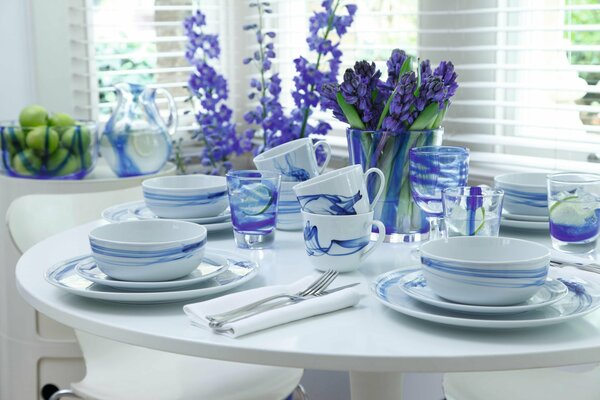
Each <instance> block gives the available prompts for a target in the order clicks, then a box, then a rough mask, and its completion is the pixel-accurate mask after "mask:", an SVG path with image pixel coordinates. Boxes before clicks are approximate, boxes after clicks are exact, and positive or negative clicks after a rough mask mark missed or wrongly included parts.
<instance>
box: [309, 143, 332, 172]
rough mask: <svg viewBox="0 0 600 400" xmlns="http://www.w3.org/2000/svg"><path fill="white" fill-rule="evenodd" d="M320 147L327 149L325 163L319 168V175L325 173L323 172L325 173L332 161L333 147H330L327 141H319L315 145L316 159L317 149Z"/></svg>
mask: <svg viewBox="0 0 600 400" xmlns="http://www.w3.org/2000/svg"><path fill="white" fill-rule="evenodd" d="M319 146H323V148H324V149H325V154H326V157H325V162H323V165H321V166H320V167H319V175H320V174H322V173H323V171H325V168H327V165H328V164H329V160H330V159H331V146H329V143H327V142H326V141H325V140H319V141H318V142H317V143H315V144H313V145H312V147H313V151H314V152H315V157H316V151H317V147H319Z"/></svg>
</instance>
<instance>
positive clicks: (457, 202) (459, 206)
mask: <svg viewBox="0 0 600 400" xmlns="http://www.w3.org/2000/svg"><path fill="white" fill-rule="evenodd" d="M503 199H504V192H503V191H502V190H499V189H492V188H489V187H487V186H473V187H471V186H461V187H455V188H447V189H444V191H443V192H442V205H443V207H444V225H445V228H446V235H447V236H448V237H452V236H498V233H499V231H500V218H501V217H502V200H503Z"/></svg>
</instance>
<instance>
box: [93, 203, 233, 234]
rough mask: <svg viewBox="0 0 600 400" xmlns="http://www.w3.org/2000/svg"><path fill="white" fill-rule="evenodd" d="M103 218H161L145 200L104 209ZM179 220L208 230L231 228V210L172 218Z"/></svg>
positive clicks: (128, 219)
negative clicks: (208, 214) (205, 215)
mask: <svg viewBox="0 0 600 400" xmlns="http://www.w3.org/2000/svg"><path fill="white" fill-rule="evenodd" d="M102 218H104V219H105V220H106V221H108V222H123V221H134V220H149V219H160V217H159V216H157V215H156V214H154V213H153V212H152V211H151V210H150V209H149V208H148V206H147V205H146V202H145V201H144V200H140V201H132V202H129V203H122V204H118V205H116V206H113V207H109V208H107V209H106V210H104V211H102ZM171 219H176V220H178V221H186V222H194V223H196V224H201V225H203V226H204V227H205V228H206V230H207V231H209V232H213V231H219V230H223V229H231V212H230V211H229V208H227V209H226V210H225V211H223V212H221V213H220V214H218V215H215V216H213V217H198V218H171Z"/></svg>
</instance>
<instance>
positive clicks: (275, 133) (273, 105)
mask: <svg viewBox="0 0 600 400" xmlns="http://www.w3.org/2000/svg"><path fill="white" fill-rule="evenodd" d="M249 6H250V7H252V8H256V9H257V11H258V23H256V24H249V25H245V26H244V27H243V28H244V30H245V31H254V33H255V36H256V41H257V43H258V46H259V49H258V50H257V51H255V52H254V54H253V56H252V57H247V58H245V59H244V60H243V62H244V64H250V63H253V64H255V65H256V67H257V69H258V72H259V75H260V78H259V79H256V78H253V79H251V80H250V87H251V88H252V91H251V92H250V93H249V94H248V98H249V99H250V100H257V101H258V105H257V106H256V107H255V108H254V109H253V110H250V111H248V112H246V113H245V114H244V120H245V121H246V122H247V123H248V124H250V125H254V126H258V127H260V129H261V130H262V135H263V143H262V144H261V145H260V146H258V147H257V148H256V149H255V152H256V153H261V152H262V151H264V150H266V149H269V148H271V147H273V146H274V143H278V142H279V141H280V140H283V139H282V138H281V136H282V135H281V132H282V131H283V130H284V128H285V127H287V126H288V119H287V117H286V116H285V115H284V113H283V108H282V106H281V103H280V101H279V95H280V94H281V79H280V78H279V75H278V74H272V75H270V76H269V74H270V72H269V71H270V70H271V65H272V61H271V60H272V59H273V58H275V46H274V44H273V39H274V38H275V36H276V34H275V32H270V31H269V32H264V31H263V16H264V14H268V13H271V12H272V10H271V8H270V5H269V3H267V2H261V1H259V2H251V3H250V4H249ZM256 130H257V129H256V128H255V127H251V128H249V129H248V130H246V132H244V136H245V137H246V138H252V137H254V134H255V133H256ZM286 141H287V140H286Z"/></svg>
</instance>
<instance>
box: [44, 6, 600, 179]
mask: <svg viewBox="0 0 600 400" xmlns="http://www.w3.org/2000/svg"><path fill="white" fill-rule="evenodd" d="M33 1H34V2H35V7H34V9H35V14H36V15H37V18H38V19H39V20H41V19H42V18H44V20H48V13H54V14H53V15H56V14H57V13H61V12H62V13H64V14H66V15H67V18H68V20H69V21H70V26H69V29H68V31H69V35H67V37H68V38H69V40H70V50H69V52H67V54H69V55H70V57H71V58H70V60H71V61H70V64H69V65H66V64H64V63H63V64H60V63H58V64H57V62H56V57H54V56H55V54H53V55H52V56H53V57H52V58H51V57H50V55H49V54H47V52H45V51H44V48H45V47H44V46H43V45H42V44H43V42H44V40H45V41H46V42H48V41H50V40H59V36H58V35H54V36H53V32H52V31H51V30H50V29H49V28H45V27H44V26H47V25H48V24H41V23H40V24H36V23H35V18H34V28H35V29H39V30H41V31H40V32H41V33H40V32H37V33H36V37H37V38H38V39H39V40H40V42H39V43H38V44H37V50H36V51H37V53H40V54H41V55H40V56H39V58H41V59H42V60H47V61H52V63H50V65H49V66H48V65H46V66H45V67H44V68H42V67H40V66H38V67H37V68H38V69H39V74H38V75H39V76H40V77H43V76H52V77H54V78H53V79H54V82H53V85H55V86H56V85H57V84H59V83H60V84H62V85H66V86H69V87H71V88H72V91H73V93H79V94H78V97H76V100H75V105H74V106H75V107H77V108H79V109H80V111H82V112H83V111H86V110H87V112H88V113H91V114H95V113H97V114H95V115H99V117H100V119H103V118H106V116H107V115H108V114H109V113H110V109H111V107H112V105H113V104H114V97H112V96H113V95H112V93H111V90H110V85H111V84H112V83H113V82H115V81H117V80H140V81H142V82H144V83H146V84H150V85H156V86H163V87H167V88H168V89H169V90H170V91H171V92H172V94H173V95H174V96H175V98H176V99H177V100H178V105H179V106H180V113H181V114H182V115H181V117H182V118H183V119H182V123H181V124H180V125H181V127H182V130H183V131H185V130H190V129H193V125H192V124H193V119H192V118H191V115H189V114H186V112H188V111H189V110H190V109H191V107H190V105H189V103H187V102H185V99H186V98H187V96H188V93H187V91H186V89H185V83H186V81H187V76H188V74H189V72H190V67H189V65H187V63H186V61H185V59H184V58H183V51H184V47H185V41H186V39H185V37H183V31H182V28H181V21H182V20H183V18H184V16H185V15H188V14H189V13H190V12H191V11H192V10H193V9H194V7H196V6H200V7H201V9H202V10H203V12H205V13H206V14H208V19H207V20H208V21H209V29H210V30H212V31H213V32H217V33H219V34H220V42H221V47H222V50H223V54H222V58H221V68H222V71H223V73H224V74H225V76H227V77H228V79H229V86H230V99H231V106H232V108H233V109H234V110H235V111H236V115H235V117H236V119H237V120H238V121H242V115H243V113H244V112H245V111H246V110H248V108H249V107H250V106H251V103H250V100H248V99H247V96H246V94H247V93H248V91H249V88H248V81H249V78H250V76H252V74H256V71H253V70H251V69H250V68H249V67H244V66H243V65H242V63H241V59H242V58H243V57H245V56H247V55H250V54H252V52H253V46H255V43H254V40H253V38H252V37H251V34H249V33H247V32H244V31H242V29H241V27H242V25H243V24H245V23H248V22H251V21H253V19H255V18H256V16H254V15H253V14H252V12H253V11H252V10H251V9H249V8H248V7H247V4H246V2H245V1H240V0H236V1H232V0H228V1H218V0H202V1H193V0H135V1H133V0H132V1H127V2H123V1H118V0H62V1H64V2H65V3H66V4H67V6H66V9H65V10H62V11H61V10H60V8H59V10H58V11H57V10H56V9H57V7H56V5H55V4H53V6H52V7H50V6H47V5H44V4H43V3H46V2H44V1H43V0H33ZM347 1H348V2H353V3H356V4H358V6H359V11H358V14H357V17H356V18H355V22H354V24H353V26H352V28H351V29H350V31H349V33H348V34H347V35H346V36H344V39H343V43H342V48H343V50H344V56H343V62H344V65H343V68H345V67H347V66H350V65H351V64H352V63H353V62H354V61H355V60H359V59H372V60H376V61H377V63H378V65H379V66H380V67H381V68H384V67H385V59H386V58H387V56H388V55H389V52H390V50H391V49H393V48H396V47H399V48H404V49H406V50H408V51H409V52H412V53H413V54H415V55H417V56H419V57H421V58H429V59H431V61H432V63H437V62H439V61H440V60H451V61H453V62H454V64H455V66H456V69H457V72H458V74H459V83H460V86H461V87H460V89H459V91H458V94H457V96H456V98H455V101H454V103H453V105H452V107H451V108H450V110H449V112H448V114H447V116H446V119H445V123H444V126H445V130H446V134H445V143H447V144H456V145H465V146H468V147H469V148H470V149H471V153H472V158H471V159H472V163H471V166H472V168H471V171H472V173H471V176H472V177H473V178H475V180H476V181H477V180H481V181H485V180H488V179H489V177H490V176H493V175H494V174H496V173H498V172H499V171H504V170H515V169H519V170H520V169H541V170H552V169H563V170H595V171H597V170H599V169H600V166H598V165H597V164H596V163H594V162H590V161H597V160H598V159H599V158H600V84H599V83H598V81H599V79H600V62H599V61H600V58H599V57H600V33H599V32H600V4H598V2H597V1H596V0H480V1H477V2H474V1H469V0H457V1H444V0H420V1H409V0H405V1H401V0H347ZM271 3H273V10H274V12H273V14H271V15H269V16H267V24H268V26H269V27H270V28H272V29H273V30H274V31H275V32H277V35H278V36H277V39H276V51H277V55H278V59H277V60H276V62H275V63H274V65H275V67H274V69H275V70H276V71H277V72H279V73H280V75H281V78H282V80H283V91H282V94H283V95H282V100H283V102H284V104H285V105H288V106H289V105H291V104H292V102H291V97H290V96H289V95H288V93H289V91H290V89H291V85H292V77H293V75H294V73H295V71H294V65H293V62H292V60H293V59H294V58H296V57H297V56H298V55H301V54H302V55H305V56H306V55H307V54H309V53H308V48H307V45H306V42H305V38H306V35H307V21H308V18H309V16H310V15H311V13H312V11H314V10H316V9H317V8H318V7H319V4H320V0H303V1H301V0H274V1H271ZM34 17H35V15H34ZM53 29H55V30H56V29H57V27H53ZM63 31H64V29H63ZM53 37H54V39H53ZM63 40H64V39H63ZM46 46H48V45H46ZM55 47H56V46H55ZM50 71H51V72H52V75H50ZM342 71H343V69H342ZM57 77H59V78H60V79H59V78H57ZM40 81H42V80H41V79H40ZM44 81H45V80H44ZM42 89H43V88H42ZM41 92H44V90H41ZM60 101H62V102H67V101H68V99H66V98H65V99H62V100H60ZM315 118H324V119H330V120H331V118H330V117H329V116H328V115H327V114H324V113H316V115H315ZM332 125H333V126H334V132H333V133H332V134H331V135H330V140H331V141H332V142H333V143H334V144H335V145H337V146H338V149H339V150H340V153H339V154H343V153H344V150H343V146H344V144H345V138H344V127H343V125H342V124H339V123H332ZM596 153H598V155H596Z"/></svg>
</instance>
